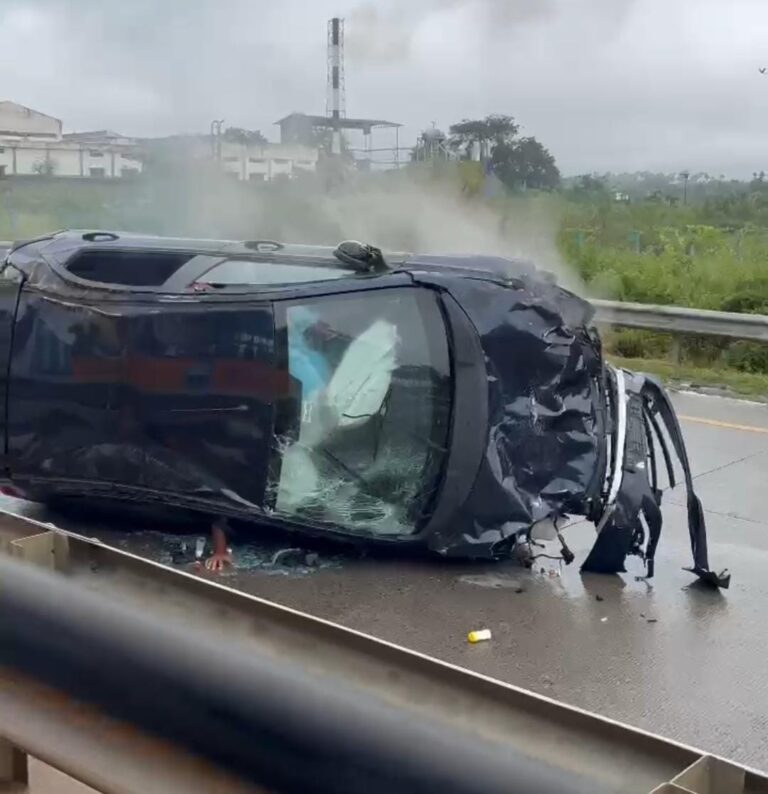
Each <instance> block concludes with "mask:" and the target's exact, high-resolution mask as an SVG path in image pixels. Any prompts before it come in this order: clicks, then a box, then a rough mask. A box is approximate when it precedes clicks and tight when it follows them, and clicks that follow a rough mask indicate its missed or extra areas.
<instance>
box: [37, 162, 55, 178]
mask: <svg viewBox="0 0 768 794" xmlns="http://www.w3.org/2000/svg"><path fill="white" fill-rule="evenodd" d="M32 172H33V173H34V174H37V175H38V176H53V175H54V174H55V173H56V163H55V162H54V161H53V160H51V159H50V158H46V159H45V160H38V161H37V162H36V163H35V164H34V165H33V166H32Z"/></svg>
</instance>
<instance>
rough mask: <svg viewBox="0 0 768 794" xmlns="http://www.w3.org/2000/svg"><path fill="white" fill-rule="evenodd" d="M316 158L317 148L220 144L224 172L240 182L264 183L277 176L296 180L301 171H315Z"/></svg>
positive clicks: (285, 145) (296, 145) (317, 155)
mask: <svg viewBox="0 0 768 794" xmlns="http://www.w3.org/2000/svg"><path fill="white" fill-rule="evenodd" d="M318 157H319V153H318V150H317V149H316V148H313V147H311V146H302V145H301V144H286V143H265V144H261V145H259V144H252V143H251V144H248V143H232V142H230V141H222V144H221V163H222V167H223V169H224V170H225V171H226V172H227V173H228V174H232V176H235V177H237V179H240V180H251V181H257V182H265V181H268V180H271V179H274V178H275V177H277V176H284V177H288V178H291V177H295V176H297V175H298V174H300V173H301V172H302V171H315V170H316V169H317V160H318Z"/></svg>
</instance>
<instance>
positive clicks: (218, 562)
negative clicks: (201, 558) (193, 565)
mask: <svg viewBox="0 0 768 794" xmlns="http://www.w3.org/2000/svg"><path fill="white" fill-rule="evenodd" d="M231 565H232V555H231V554H230V553H229V552H228V551H225V552H214V553H213V554H211V556H210V557H208V559H207V560H206V561H205V570H206V571H211V572H212V573H221V572H222V571H223V570H224V569H225V568H227V567H231Z"/></svg>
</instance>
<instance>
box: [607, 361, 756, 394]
mask: <svg viewBox="0 0 768 794" xmlns="http://www.w3.org/2000/svg"><path fill="white" fill-rule="evenodd" d="M606 358H607V359H608V360H609V361H610V362H611V363H612V364H614V366H619V367H624V368H626V369H632V370H636V371H639V372H648V373H650V374H652V375H656V376H657V377H659V378H661V380H663V381H664V382H665V383H666V384H668V385H670V386H705V387H716V388H719V389H724V390H725V391H728V392H731V393H733V394H734V395H739V396H743V397H751V398H764V399H766V400H768V375H767V374H763V373H752V372H737V371H736V370H733V369H728V368H725V367H723V368H715V367H694V366H690V365H688V364H675V363H673V362H671V361H664V360H661V359H652V358H623V357H622V356H614V355H610V354H609V355H607V356H606Z"/></svg>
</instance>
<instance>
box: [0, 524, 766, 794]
mask: <svg viewBox="0 0 768 794" xmlns="http://www.w3.org/2000/svg"><path fill="white" fill-rule="evenodd" d="M0 549H2V550H4V551H5V552H6V553H8V554H10V555H11V556H15V557H18V558H22V559H23V560H26V561H28V562H35V563H37V564H38V565H40V566H42V567H44V568H48V569H49V570H48V571H36V570H34V569H33V568H30V567H29V566H24V565H20V564H19V563H13V562H10V561H8V560H7V559H6V561H5V562H2V560H0V791H3V792H4V791H13V792H18V793H19V794H20V792H27V793H28V794H38V792H39V793H40V794H43V792H45V793H46V794H47V792H50V791H57V792H64V791H67V792H72V794H74V793H75V792H77V794H86V792H87V794H95V792H110V794H112V793H113V792H114V794H138V793H139V792H141V794H164V793H165V792H168V791H189V792H192V793H194V792H212V791H228V792H229V791H231V792H233V794H235V792H237V794H240V792H243V793H245V792H264V791H265V790H268V791H270V792H271V794H279V792H294V791H296V792H298V791H307V790H312V791H318V792H358V791H371V792H378V791H382V792H384V791H387V792H389V791H399V792H403V793H404V794H410V792H422V791H423V792H427V791H430V792H431V791H436V790H440V791H443V792H450V793H458V792H462V793H463V792H472V794H480V793H481V792H483V794H484V793H485V792H494V791H499V792H501V791H503V792H505V794H506V792H510V793H513V792H515V791H526V792H538V791H542V792H544V791H546V792H549V791H563V792H568V791H590V792H596V793H597V792H603V791H606V792H615V794H626V793H627V792H630V791H631V792H654V793H655V794H661V792H675V791H680V792H689V794H690V793H692V794H704V792H713V791H723V792H725V791H728V792H730V794H768V778H766V777H765V776H763V775H761V774H760V773H758V772H755V771H752V770H748V769H746V768H744V767H742V766H739V765H737V764H733V763H730V762H728V761H725V760H724V759H720V758H716V757H712V756H707V755H704V754H702V753H700V752H699V751H697V750H695V749H693V748H689V747H685V746H683V745H680V744H676V743H674V742H670V741H668V740H665V739H662V738H661V737H658V736H653V735H652V734H649V733H646V732H643V731H638V730H634V729H631V728H628V727H626V726H624V725H621V724H619V723H616V722H612V721H610V720H606V719H603V718H600V717H597V716H594V715H591V714H589V713H587V712H585V711H582V710H580V709H576V708H572V707H568V706H565V705H563V704H560V703H557V702H556V701H553V700H551V699H549V698H544V697H541V696H537V695H534V694H532V693H530V692H526V691H524V690H521V689H518V688H516V687H513V686H510V685H507V684H502V683H500V682H497V681H493V680H491V679H489V678H486V677H484V676H480V675H477V674H474V673H471V672H469V671H466V670H462V669H460V668H457V667H454V666H452V665H448V664H445V663H443V662H440V661H438V660H435V659H432V658H430V657H427V656H424V655H423V654H418V653H415V652H413V651H408V650H406V649H404V648H400V647H398V646H395V645H392V644H391V643H386V642H383V641H381V640H377V639H375V638H373V637H369V636H367V635H365V634H361V633H359V632H355V631H351V630H349V629H345V628H342V627H341V626H338V625H336V624H333V623H330V622H328V621H324V620H320V619H318V618H313V617H311V616H309V615H306V614H303V613H300V612H296V611H295V610H291V609H288V608H285V607H281V606H279V605H276V604H272V603H270V602H268V601H264V600H263V599H258V598H255V597H253V596H249V595H246V594H244V593H239V592H236V591H234V590H231V589H229V588H227V587H224V586H222V585H221V584H217V583H213V582H211V581H208V580H206V579H203V578H200V577H197V576H192V575H190V574H186V573H182V572H179V571H178V570H175V569H171V568H167V567H165V566H162V565H160V564H158V563H154V562H151V561H149V560H145V559H142V558H140V557H137V556H135V555H132V554H128V553H127V552H124V551H121V550H118V549H115V548H112V547H109V546H106V545H104V544H102V543H100V542H98V541H94V540H91V539H89V538H85V537H83V536H80V535H75V534H72V533H68V532H63V531H61V530H58V529H52V528H51V526H50V525H43V524H40V523H38V522H35V521H32V520H29V519H23V518H19V517H16V516H11V515H8V514H4V513H2V512H0ZM3 739H5V745H4V744H3ZM24 755H26V756H27V758H26V762H27V764H26V771H27V773H28V774H27V778H26V781H27V783H26V785H25V783H24V782H23V781H24V780H25V779H24V775H23V774H22V772H23V770H22V766H23V765H22V763H21V762H22V761H23V760H25V759H24ZM4 761H5V766H4ZM42 771H47V774H48V780H51V776H52V775H54V774H59V775H61V776H62V777H61V778H60V779H59V781H58V783H57V784H56V785H53V784H51V783H49V784H48V785H47V787H46V786H45V785H44V784H43V783H41V782H39V781H40V779H41V773H42ZM3 775H5V777H3ZM64 775H66V777H67V780H68V781H69V782H68V783H67V785H64V783H63V782H62V781H63V780H64ZM227 775H229V780H228V782H227ZM35 776H37V778H36V779H35V780H33V778H34V777H35ZM3 780H5V781H22V782H20V783H19V785H16V784H15V783H9V785H8V786H6V787H4V786H3V782H2V781H3ZM75 781H79V783H75ZM82 784H86V785H88V786H90V787H91V788H89V789H86V788H84V787H83V786H82ZM11 786H16V787H14V788H11Z"/></svg>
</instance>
